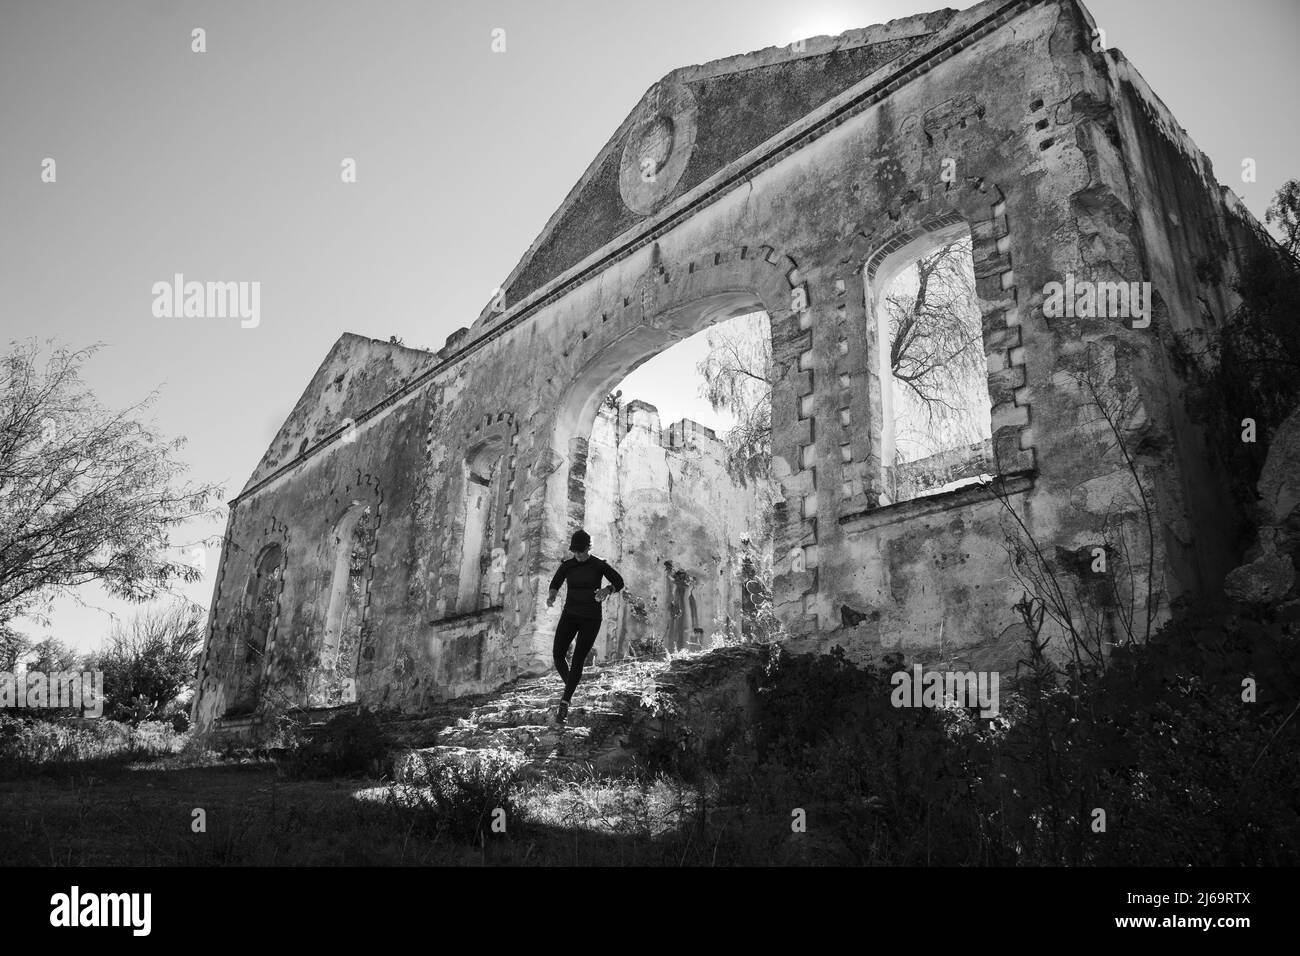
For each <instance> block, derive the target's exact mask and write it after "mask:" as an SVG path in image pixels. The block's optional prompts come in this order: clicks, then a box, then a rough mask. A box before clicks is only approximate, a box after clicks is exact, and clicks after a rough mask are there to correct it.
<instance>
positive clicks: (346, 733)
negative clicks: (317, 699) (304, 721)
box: [280, 708, 388, 779]
mask: <svg viewBox="0 0 1300 956" xmlns="http://www.w3.org/2000/svg"><path fill="white" fill-rule="evenodd" d="M280 737H282V738H283V743H284V745H285V749H286V750H287V751H288V760H287V763H286V771H287V773H288V774H289V776H291V777H294V778H295V779H307V778H319V777H347V776H356V775H360V774H364V773H378V772H379V770H380V766H381V763H382V761H383V759H384V757H385V756H386V755H387V753H388V738H387V736H386V735H385V734H384V729H383V726H382V725H381V724H380V722H379V718H378V717H376V716H375V715H374V714H373V713H372V712H370V711H368V710H365V709H364V708H361V709H358V710H357V711H356V712H348V713H343V714H337V715H335V716H334V717H332V718H331V719H330V720H329V721H328V722H327V723H326V724H325V725H324V726H323V727H320V728H318V729H315V730H311V731H308V730H306V729H304V728H302V727H301V725H294V724H293V722H292V721H289V722H288V723H287V724H285V725H282V726H281V728H280Z"/></svg>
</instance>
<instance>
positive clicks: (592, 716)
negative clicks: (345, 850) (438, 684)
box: [385, 661, 677, 783]
mask: <svg viewBox="0 0 1300 956" xmlns="http://www.w3.org/2000/svg"><path fill="white" fill-rule="evenodd" d="M676 663H677V662H674V664H676ZM672 666H673V665H670V664H669V663H668V662H667V661H621V662H618V663H614V664H604V665H601V666H598V667H588V668H586V669H585V670H584V671H583V675H582V683H581V684H580V685H579V687H578V690H577V692H576V693H575V694H574V698H573V701H572V703H571V704H570V707H569V714H568V719H567V721H566V722H565V724H564V725H563V726H556V725H554V724H553V723H552V720H551V719H552V717H553V716H554V713H555V707H556V705H557V704H558V703H559V701H560V697H561V695H562V693H563V691H564V686H563V684H562V683H561V682H560V679H559V677H558V676H557V675H555V674H549V675H547V676H545V677H532V678H523V679H521V680H518V681H516V682H514V683H513V684H510V685H508V686H506V687H504V688H502V689H501V690H500V691H498V692H497V693H496V694H493V695H487V696H485V697H480V698H476V699H474V700H469V701H461V702H455V701H453V702H449V703H448V704H445V705H443V710H442V711H441V712H440V713H438V714H427V715H421V716H420V717H419V718H416V719H405V720H393V721H390V722H388V723H387V724H386V725H385V730H386V731H387V732H388V734H389V736H390V738H391V739H392V740H393V741H394V743H395V744H396V753H395V756H394V761H393V775H394V778H395V779H396V780H398V781H399V782H405V783H419V782H421V781H422V780H425V779H427V777H428V773H429V770H430V768H432V767H434V766H437V765H438V764H447V763H453V764H458V765H461V766H467V765H469V764H470V763H471V762H472V761H475V760H477V759H479V757H480V756H481V755H482V754H483V753H484V752H487V751H504V752H506V753H509V754H513V755H516V757H517V758H522V761H523V774H524V776H536V775H541V774H544V773H553V772H556V771H561V770H564V769H566V768H575V767H590V768H591V769H593V770H595V771H597V772H613V771H617V770H620V769H624V768H626V767H628V766H630V765H631V764H632V763H633V762H634V758H635V748H634V747H633V746H632V744H631V737H632V734H633V731H634V727H635V726H637V725H638V724H641V723H643V722H644V720H645V718H646V717H647V716H649V715H651V714H652V713H653V706H652V705H651V702H652V701H653V699H654V697H653V695H654V694H655V692H656V690H657V689H658V688H659V681H660V680H661V679H662V678H663V676H664V675H665V674H666V673H667V672H668V671H670V670H671V668H672Z"/></svg>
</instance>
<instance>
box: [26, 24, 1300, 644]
mask: <svg viewBox="0 0 1300 956" xmlns="http://www.w3.org/2000/svg"><path fill="white" fill-rule="evenodd" d="M950 3H951V0H950ZM945 5H946V4H945V3H944V2H941V0H877V2H862V0H859V2H850V0H800V2H799V3H789V2H788V0H743V2H741V0H711V2H708V3H702V2H700V0H659V2H657V3H655V4H652V5H648V6H647V5H644V4H632V3H631V2H609V0H550V2H539V0H487V2H480V3H452V2H450V0H383V2H362V0H277V2H275V3H266V2H262V0H220V2H218V0H203V2H195V0H113V2H111V3H105V2H103V0H39V2H20V0H0V129H3V130H4V135H3V137H0V316H3V319H2V321H3V327H2V329H0V331H2V332H3V333H4V334H3V336H0V338H2V339H4V340H6V341H7V340H8V339H12V338H19V337H25V336H29V335H36V336H41V337H48V336H57V337H59V338H60V339H62V340H63V341H64V342H66V343H68V344H71V345H84V344H87V343H89V342H92V341H103V342H105V343H107V344H108V345H109V346H110V347H109V348H107V349H106V350H105V351H104V352H102V353H101V354H100V355H99V356H98V357H97V358H96V359H95V360H94V362H93V363H92V364H91V365H90V366H89V367H88V368H87V369H86V376H87V379H88V382H89V384H90V385H91V387H92V388H93V389H94V390H95V391H96V392H97V394H98V395H99V396H100V398H101V400H102V401H103V402H104V403H105V404H107V405H109V406H112V407H117V406H121V405H125V404H128V403H130V402H133V401H135V400H137V399H139V398H140V397H142V396H143V395H144V394H145V393H146V392H147V391H149V390H150V389H152V388H155V387H161V389H162V396H161V399H160V401H159V403H158V405H157V409H156V411H157V416H156V422H157V425H158V427H159V428H160V429H161V430H162V431H163V432H164V433H165V434H167V435H172V436H175V435H183V436H186V437H187V438H188V439H189V444H188V446H187V448H186V450H185V457H186V460H187V461H188V463H189V464H190V465H191V467H192V474H193V475H194V476H195V477H196V478H200V479H203V480H216V481H220V482H222V483H223V484H224V486H225V487H226V489H227V496H228V497H229V496H230V495H233V494H235V493H236V492H237V491H238V490H239V488H240V487H241V486H242V484H243V482H244V480H245V479H246V477H247V476H248V474H249V473H250V472H251V470H252V468H253V467H254V465H255V464H256V462H257V460H258V459H259V458H260V456H261V454H262V452H263V451H264V449H265V447H266V445H267V444H268V442H269V441H270V439H271V437H272V435H273V434H274V432H275V430H276V428H277V427H278V426H279V424H280V422H281V421H282V420H283V418H284V417H285V415H286V414H287V412H288V411H289V409H290V408H291V407H292V406H293V404H294V402H295V401H296V400H297V398H298V395H299V394H300V392H301V390H302V389H303V388H304V387H305V385H306V384H307V382H308V380H309V379H310V378H311V376H312V374H313V372H314V371H315V370H316V368H317V366H318V365H319V363H320V361H321V359H322V358H323V357H324V355H325V354H326V352H327V351H328V350H329V348H330V346H331V345H332V344H333V342H334V341H335V339H336V338H337V337H338V336H339V335H340V334H341V333H342V332H344V331H352V332H357V333H360V334H363V335H370V336H373V337H376V338H381V339H387V338H388V336H390V335H398V336H400V337H402V338H403V339H404V340H405V341H406V342H407V343H408V344H410V345H416V346H430V347H433V348H437V347H439V346H441V345H442V342H443V340H444V339H445V337H446V336H447V334H448V333H450V332H452V331H453V330H455V329H457V328H459V327H461V326H464V325H469V324H470V323H471V322H472V321H473V320H474V318H475V317H476V316H477V315H478V313H479V310H480V309H481V307H482V306H483V305H484V303H485V302H486V301H487V300H488V299H489V298H490V295H491V291H492V289H493V288H494V287H495V286H497V285H498V283H500V282H501V281H502V279H503V278H504V277H505V275H506V274H507V273H508V272H509V270H510V269H511V268H512V266H513V265H514V264H515V262H516V261H517V259H518V257H519V256H520V255H521V254H522V253H523V251H524V250H525V249H527V248H528V246H529V244H530V243H531V242H532V240H533V238H534V237H535V236H536V234H537V232H538V231H539V230H540V229H541V227H542V225H543V224H544V223H545V222H546V220H547V218H548V217H549V216H550V214H551V213H552V212H553V211H554V210H555V208H556V207H557V206H558V205H559V203H560V202H561V201H562V200H563V198H564V196H565V195H566V193H567V192H568V191H569V189H570V188H571V187H572V186H573V184H574V183H575V182H576V181H577V179H578V177H579V176H580V175H581V174H582V172H583V170H584V169H585V168H586V166H587V164H588V162H589V161H590V160H591V158H592V157H593V156H595V154H596V153H597V151H598V150H599V149H600V148H601V147H602V146H603V144H604V143H605V141H606V140H607V139H608V137H609V136H610V135H611V134H612V133H613V131H614V130H615V129H616V128H617V126H618V125H619V123H621V122H622V120H623V119H624V117H625V116H626V115H627V114H628V112H629V111H630V110H631V109H632V107H633V106H634V105H635V104H636V102H637V100H638V99H639V98H640V96H641V95H642V93H643V92H644V91H645V90H646V88H647V87H648V86H649V85H650V84H651V83H653V82H654V81H655V80H657V79H658V78H660V77H661V76H663V75H664V74H665V73H667V72H669V71H670V70H672V69H674V68H676V67H679V66H683V65H688V64H692V63H699V62H704V61H708V60H711V59H716V58H718V57H724V56H730V55H732V54H736V53H743V52H747V51H750V50H755V49H759V48H761V47H765V46H769V45H772V44H784V43H788V42H790V40H792V39H794V38H795V37H797V36H807V35H813V34H818V33H828V32H829V33H836V32H840V31H841V30H843V29H847V28H849V27H857V26H866V25H869V24H872V23H880V22H884V21H887V20H889V19H893V18H896V17H900V16H906V15H910V14H913V13H918V12H923V11H926V10H929V9H933V8H937V7H942V6H945ZM958 5H960V6H967V5H969V4H967V3H964V2H959V3H958ZM1089 7H1090V9H1091V10H1092V12H1093V14H1094V15H1095V16H1096V18H1097V20H1098V21H1099V23H1100V24H1101V25H1102V26H1104V27H1105V29H1106V38H1107V42H1108V44H1109V45H1112V46H1117V47H1119V48H1120V49H1122V50H1124V51H1125V53H1126V54H1127V55H1128V56H1129V57H1130V59H1132V60H1133V62H1134V63H1135V64H1136V65H1137V67H1138V68H1139V70H1141V72H1142V73H1143V75H1144V76H1145V77H1146V79H1147V80H1148V82H1149V83H1150V84H1151V86H1152V88H1153V89H1154V90H1155V91H1156V92H1157V94H1158V95H1160V96H1161V97H1162V98H1163V99H1164V100H1165V102H1166V103H1167V104H1168V105H1169V107H1170V108H1171V109H1172V110H1173V112H1174V114H1175V115H1176V116H1177V117H1178V118H1179V120H1180V121H1181V122H1182V123H1183V124H1184V125H1185V126H1186V128H1187V129H1188V131H1189V132H1190V133H1191V135H1192V137H1193V138H1194V139H1195V140H1196V142H1197V143H1198V144H1199V145H1200V146H1201V148H1202V149H1204V150H1206V152H1208V153H1209V155H1210V156H1211V158H1212V159H1213V161H1214V164H1215V167H1216V169H1217V170H1218V173H1219V177H1220V179H1221V180H1222V181H1224V182H1229V183H1230V184H1231V185H1232V187H1233V188H1234V189H1235V190H1237V192H1238V193H1239V194H1240V195H1241V196H1242V197H1243V198H1244V199H1245V201H1246V203H1247V205H1248V206H1249V207H1250V208H1251V209H1252V210H1254V211H1255V213H1256V214H1257V215H1260V216H1262V214H1263V210H1264V208H1265V206H1266V205H1267V203H1268V200H1269V198H1270V197H1271V195H1272V194H1273V192H1274V191H1275V190H1276V189H1277V187H1278V186H1279V185H1280V184H1281V183H1282V182H1283V181H1284V180H1285V179H1287V178H1289V177H1292V176H1297V175H1300V158H1297V157H1300V124H1298V123H1296V122H1295V115H1294V106H1290V107H1288V106H1287V104H1288V103H1292V102H1293V93H1294V91H1295V90H1296V89H1297V88H1300V83H1298V82H1297V79H1298V77H1297V73H1298V72H1300V68H1298V67H1297V58H1296V57H1295V55H1294V45H1295V39H1296V37H1297V36H1300V29H1297V28H1300V4H1297V3H1295V2H1294V0H1235V2H1228V0H1143V2H1142V3H1133V2H1131V0H1095V2H1092V3H1090V4H1089ZM195 27H202V28H204V29H205V30H206V33H207V52H206V53H203V54H201V55H200V54H194V53H191V52H190V43H191V40H190V32H191V30H192V29H193V28H195ZM497 27H500V28H504V29H505V30H506V41H507V45H506V52H504V53H493V52H492V51H491V49H490V44H491V31H492V30H493V29H494V28H497ZM1247 156H1249V157H1253V158H1254V159H1255V160H1256V161H1257V163H1258V182H1256V183H1254V184H1243V183H1241V182H1239V181H1238V176H1237V170H1238V169H1239V168H1240V163H1241V160H1242V158H1243V157H1247ZM46 157H51V158H53V159H55V161H56V163H57V176H58V178H57V182H56V183H55V184H52V185H51V184H44V183H42V182H41V181H40V172H41V163H42V161H43V160H44V159H45V158H46ZM349 157H350V158H353V159H355V160H356V163H357V171H358V181H357V183H356V184H353V185H344V184H342V183H341V182H340V177H339V170H340V164H341V162H342V161H343V160H344V159H345V158H349ZM176 272H181V273H184V274H186V275H188V276H190V277H193V278H199V279H201V280H213V279H230V280H257V281H260V282H261V284H262V303H261V313H262V320H261V324H260V325H259V326H258V327H257V328H249V329H243V328H240V327H239V324H238V321H237V320H213V319H206V320H199V319H156V318H154V317H153V315H152V314H151V309H150V306H151V303H152V294H151V287H152V285H153V283H155V282H158V281H160V280H168V279H170V277H171V276H172V275H173V274H174V273H176ZM678 367H681V366H680V365H679V366H678ZM690 367H691V368H692V369H693V367H694V363H693V362H691V363H690ZM643 377H645V376H643ZM656 383H657V384H658V388H659V392H658V394H655V389H654V386H655V385H656ZM643 384H644V387H642V384H637V385H636V386H635V387H636V388H637V390H638V391H639V392H640V393H641V394H640V395H639V397H644V398H645V399H646V400H648V401H652V402H655V403H656V404H660V405H661V406H663V407H665V408H668V407H671V402H670V399H671V396H672V395H674V394H675V393H679V392H680V391H681V389H680V387H679V385H678V383H677V382H676V381H674V380H672V379H670V378H668V377H667V375H666V373H664V372H662V370H661V372H660V373H659V374H657V375H655V376H653V377H649V378H647V379H646V381H645V382H644V383H643ZM691 391H692V392H693V388H692V389H691ZM705 408H706V409H707V406H705ZM696 411H698V409H697V410H696ZM681 414H688V415H691V417H702V413H701V414H697V413H696V412H692V411H689V410H687V411H682V413H681ZM677 415H678V413H677V412H676V411H667V410H665V415H664V417H665V420H667V421H671V420H673V418H674V417H677ZM209 530H210V531H211V532H212V533H219V532H220V530H221V526H220V525H216V526H213V527H212V528H211V529H209ZM209 554H210V559H209V561H208V573H207V574H206V575H205V578H204V580H203V581H202V582H201V583H199V584H197V585H195V586H193V587H190V588H188V589H187V591H186V593H187V594H188V595H189V596H190V597H192V598H193V599H194V600H196V601H198V602H200V603H203V604H206V603H207V602H208V601H209V599H210V597H211V593H212V583H213V578H214V575H215V570H216V552H215V551H214V552H209ZM87 598H88V599H90V600H92V601H95V602H96V603H99V604H102V605H103V606H106V607H111V608H116V609H120V608H121V606H120V605H118V604H116V603H105V602H101V601H99V599H98V598H97V597H96V596H95V595H94V594H93V593H88V594H87ZM107 624H108V621H107V619H106V618H105V616H104V615H103V613H101V612H98V611H94V610H88V609H84V608H78V607H76V606H74V605H72V604H70V603H68V602H60V604H59V605H58V606H57V608H56V611H55V614H54V618H53V624H52V630H51V631H49V632H48V633H52V634H53V635H54V636H56V637H59V638H61V639H63V640H66V641H69V642H70V643H73V644H76V645H78V646H81V647H90V646H92V645H94V644H96V643H97V642H98V641H99V639H100V638H101V637H102V636H103V633H104V632H105V631H106V630H107ZM41 633H45V632H41Z"/></svg>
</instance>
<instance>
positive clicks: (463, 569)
mask: <svg viewBox="0 0 1300 956" xmlns="http://www.w3.org/2000/svg"><path fill="white" fill-rule="evenodd" d="M504 452H505V445H504V442H503V441H502V440H501V439H500V438H499V437H495V436H494V437H493V438H491V439H489V440H488V441H485V442H483V443H482V444H481V445H479V446H478V447H477V448H476V449H474V451H472V452H471V453H470V454H469V455H468V456H467V457H466V459H465V476H464V489H465V510H464V516H463V523H462V525H461V527H462V528H463V529H464V531H463V538H462V545H461V561H460V582H459V585H458V588H457V592H456V612H457V613H461V614H463V613H465V612H468V611H476V610H479V609H481V608H486V607H493V606H495V605H496V604H497V603H499V598H500V590H501V584H502V581H503V580H504V577H503V575H504V563H505V562H504V557H505V552H504V549H503V545H502V539H503V535H502V519H503V513H502V509H503V508H504V506H505V482H504V480H503V474H502V473H503V471H504V469H503V468H502V460H503V458H504Z"/></svg>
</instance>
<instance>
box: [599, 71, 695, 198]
mask: <svg viewBox="0 0 1300 956" xmlns="http://www.w3.org/2000/svg"><path fill="white" fill-rule="evenodd" d="M694 146H695V97H694V96H692V95H691V91H690V90H689V89H687V88H686V87H685V86H683V85H681V84H680V83H671V84H659V85H656V86H655V87H653V88H652V89H651V90H650V92H649V93H648V94H647V95H646V98H645V99H644V100H642V101H641V105H640V106H638V107H637V111H636V115H635V116H634V117H633V119H632V125H631V127H630V128H629V130H628V134H627V140H626V142H625V143H624V144H623V158H622V161H621V162H620V164H619V171H618V189H619V193H620V194H621V195H622V197H623V202H624V203H626V204H627V208H629V209H631V210H632V211H633V212H635V213H640V214H641V215H643V216H645V215H649V214H650V213H652V212H654V211H655V210H656V209H658V208H659V207H660V206H662V205H663V204H664V203H665V202H667V201H668V199H669V198H670V197H671V196H672V194H673V191H674V190H675V189H676V188H677V184H678V183H679V182H680V181H681V178H682V173H684V172H686V164H687V162H689V161H690V158H691V150H692V149H693V148H694Z"/></svg>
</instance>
